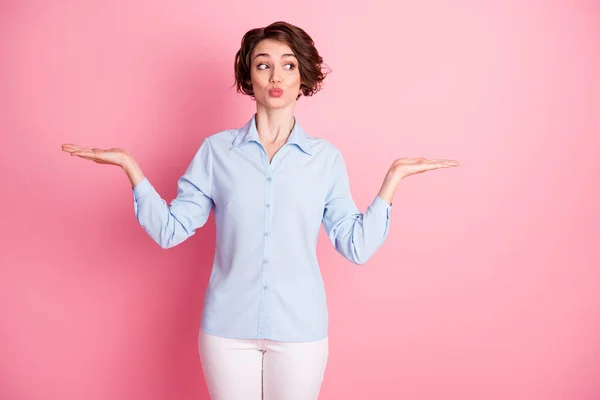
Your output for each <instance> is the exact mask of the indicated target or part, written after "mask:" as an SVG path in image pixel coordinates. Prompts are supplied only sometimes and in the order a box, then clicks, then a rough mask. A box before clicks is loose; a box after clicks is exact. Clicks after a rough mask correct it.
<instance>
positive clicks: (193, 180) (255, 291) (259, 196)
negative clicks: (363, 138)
mask: <svg viewBox="0 0 600 400" xmlns="http://www.w3.org/2000/svg"><path fill="white" fill-rule="evenodd" d="M255 119H256V114H255V115H253V117H252V119H251V120H250V121H248V122H247V123H246V125H245V126H244V127H243V128H241V129H235V130H226V131H222V132H219V133H216V134H214V135H211V136H209V137H207V138H206V139H204V141H203V142H202V144H201V145H200V148H199V149H198V151H197V153H196V154H195V155H194V157H193V159H192V161H191V163H190V165H189V167H188V168H187V170H186V171H185V173H184V174H183V176H181V178H180V179H179V180H178V186H177V196H176V198H175V199H174V200H173V201H172V202H171V203H170V204H169V205H167V203H166V202H165V201H164V200H163V199H162V198H161V197H160V195H159V194H158V193H157V192H156V190H155V189H154V188H153V186H152V185H151V184H150V182H149V181H148V179H147V178H144V179H143V180H142V181H141V182H140V183H139V184H137V185H135V187H134V188H133V197H134V211H135V214H136V217H137V220H138V221H139V223H140V225H141V226H142V227H143V228H144V230H145V231H146V232H147V233H148V234H149V235H150V237H152V239H154V241H156V243H158V244H159V245H160V246H161V247H162V248H165V249H166V248H169V247H173V246H175V245H177V244H179V243H181V242H183V241H184V240H185V239H187V238H189V237H190V236H192V235H193V234H194V232H195V230H196V229H198V228H200V227H201V226H202V225H204V224H205V223H206V221H207V219H208V216H209V213H210V211H211V209H212V210H213V212H214V218H215V225H216V235H217V238H216V249H215V256H214V261H213V266H212V272H211V275H210V279H209V282H208V286H207V288H206V292H205V297H204V308H203V310H202V319H201V324H200V326H201V329H202V330H203V331H204V332H206V333H208V334H211V335H216V336H221V337H228V338H237V339H271V340H277V341H287V342H305V341H314V340H319V339H322V338H325V337H326V336H327V327H328V313H327V302H326V298H325V288H324V284H323V279H322V276H321V271H320V267H319V263H318V261H317V255H316V249H317V239H318V235H319V230H320V225H321V223H323V226H324V228H325V231H326V232H327V235H328V236H329V239H330V241H331V243H332V244H333V245H334V246H335V249H336V250H337V251H338V252H339V253H341V254H342V255H343V256H344V257H345V258H347V259H348V260H350V261H351V262H353V263H355V264H363V263H365V262H366V261H367V260H368V259H369V257H371V256H372V255H373V253H374V252H375V251H376V250H377V249H378V248H379V247H380V246H381V244H382V243H383V241H384V239H385V237H386V236H387V233H388V228H389V219H390V210H391V205H390V204H388V203H387V202H385V201H384V200H383V199H381V198H380V197H379V196H376V197H375V198H374V200H373V202H372V203H371V205H370V206H369V207H368V209H367V211H366V212H365V213H364V214H363V213H361V212H360V211H359V210H358V209H357V207H356V204H355V203H354V201H353V199H352V196H351V193H350V186H349V182H348V174H347V171H346V166H345V164H344V160H343V158H342V154H341V153H340V151H339V150H337V149H336V148H335V147H334V146H333V145H332V144H330V143H329V142H327V141H326V140H323V139H319V138H314V137H311V136H309V135H307V134H306V133H305V132H304V130H303V129H302V128H301V127H300V125H299V123H298V122H297V121H296V123H295V125H294V128H293V129H292V131H291V133H290V135H289V137H288V140H287V142H286V143H285V145H283V147H281V149H280V150H279V151H278V152H277V153H276V154H275V156H274V157H273V159H272V161H271V162H269V159H268V156H267V153H266V151H265V149H264V147H263V146H262V144H261V143H260V140H259V137H258V132H257V129H256V121H255Z"/></svg>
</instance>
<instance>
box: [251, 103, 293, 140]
mask: <svg viewBox="0 0 600 400" xmlns="http://www.w3.org/2000/svg"><path fill="white" fill-rule="evenodd" d="M294 123H295V120H294V109H293V108H292V107H286V108H277V109H273V108H265V107H257V109H256V130H257V131H258V137H259V139H260V141H261V142H262V143H263V144H278V143H285V142H286V141H287V139H288V137H289V136H290V132H291V131H292V128H293V127H294Z"/></svg>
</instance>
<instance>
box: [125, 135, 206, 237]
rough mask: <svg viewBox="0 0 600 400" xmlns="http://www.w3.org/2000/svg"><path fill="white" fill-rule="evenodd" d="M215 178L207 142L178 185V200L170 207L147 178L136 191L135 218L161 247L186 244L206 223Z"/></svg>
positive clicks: (134, 189) (197, 153)
mask: <svg viewBox="0 0 600 400" xmlns="http://www.w3.org/2000/svg"><path fill="white" fill-rule="evenodd" d="M212 176H213V174H212V154H211V148H210V143H209V141H208V139H205V140H204V142H203V143H202V145H201V146H200V148H199V149H198V151H197V152H196V154H195V156H194V158H193V159H192V162H191V163H190V165H189V166H188V168H187V170H186V171H185V173H184V174H183V176H181V177H180V178H179V180H178V181H177V197H176V198H175V199H174V200H173V201H172V202H171V203H170V205H167V203H166V201H165V200H163V199H162V198H161V197H160V195H159V194H158V193H157V191H156V190H155V189H154V187H153V186H152V184H151V183H150V181H149V180H148V179H147V178H144V179H143V180H142V181H141V182H140V183H139V184H137V185H136V186H135V187H134V188H133V195H134V212H135V215H136V218H137V220H138V222H139V223H140V225H141V226H142V228H144V230H145V231H146V232H147V233H148V235H150V237H151V238H152V239H153V240H154V241H155V242H156V243H158V245H159V246H160V247H162V248H165V249H167V248H170V247H173V246H175V245H177V244H179V243H181V242H183V241H184V240H186V239H187V238H188V237H190V236H192V235H193V234H194V233H195V230H196V229H198V228H200V227H202V226H203V225H204V224H205V223H206V221H207V220H208V216H209V214H210V210H211V207H212V198H211V189H212Z"/></svg>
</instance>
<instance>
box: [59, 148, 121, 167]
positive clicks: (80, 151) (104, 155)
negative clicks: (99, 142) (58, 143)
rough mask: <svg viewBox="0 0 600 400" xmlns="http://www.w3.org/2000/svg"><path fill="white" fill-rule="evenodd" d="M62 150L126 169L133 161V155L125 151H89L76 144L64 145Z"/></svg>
mask: <svg viewBox="0 0 600 400" xmlns="http://www.w3.org/2000/svg"><path fill="white" fill-rule="evenodd" d="M62 150H63V151H66V152H67V153H70V154H71V155H72V156H77V157H81V158H85V159H86V160H92V161H94V162H97V163H98V164H111V165H117V166H119V167H124V166H125V165H126V164H127V163H128V162H129V161H130V160H131V159H132V157H131V154H129V152H127V150H124V149H117V148H112V149H95V148H94V149H88V148H87V147H83V146H79V145H76V144H63V145H62Z"/></svg>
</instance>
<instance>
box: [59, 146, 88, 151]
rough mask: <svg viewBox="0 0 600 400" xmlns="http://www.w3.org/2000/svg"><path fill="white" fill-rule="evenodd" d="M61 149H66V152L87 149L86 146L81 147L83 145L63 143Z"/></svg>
mask: <svg viewBox="0 0 600 400" xmlns="http://www.w3.org/2000/svg"><path fill="white" fill-rule="evenodd" d="M62 150H63V151H67V152H73V151H87V150H89V149H88V148H86V147H83V146H76V145H63V146H62Z"/></svg>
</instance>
